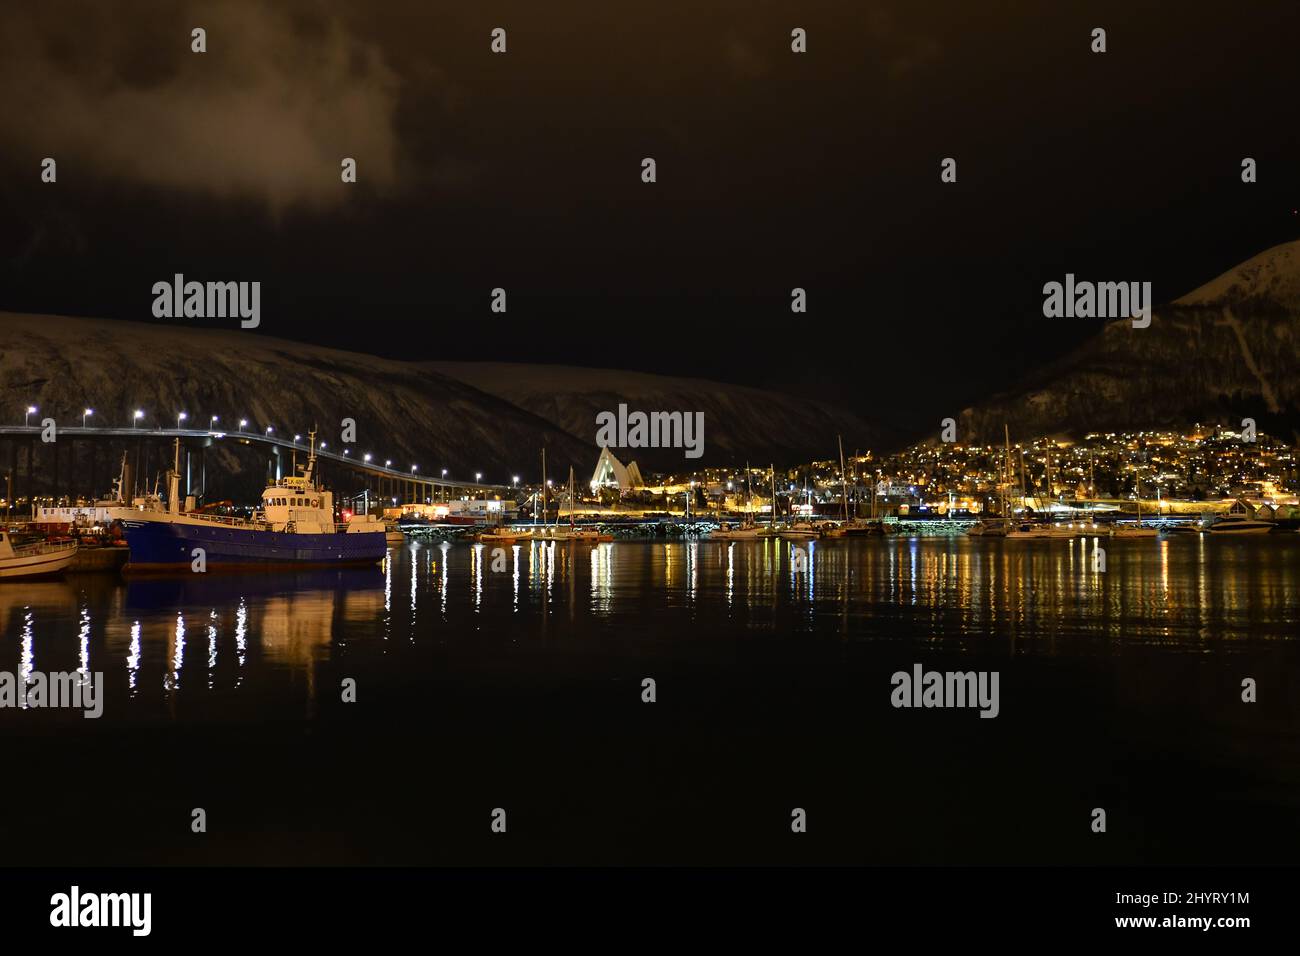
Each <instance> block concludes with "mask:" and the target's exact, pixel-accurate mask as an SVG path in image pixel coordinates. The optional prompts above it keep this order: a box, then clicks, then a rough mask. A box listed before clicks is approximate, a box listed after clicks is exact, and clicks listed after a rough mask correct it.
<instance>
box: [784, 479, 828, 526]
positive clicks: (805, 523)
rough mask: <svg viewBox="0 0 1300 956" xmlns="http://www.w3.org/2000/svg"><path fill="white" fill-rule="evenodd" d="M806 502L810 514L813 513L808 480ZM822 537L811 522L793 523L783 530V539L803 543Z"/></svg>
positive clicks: (806, 483)
mask: <svg viewBox="0 0 1300 956" xmlns="http://www.w3.org/2000/svg"><path fill="white" fill-rule="evenodd" d="M803 495H804V501H805V503H806V504H807V505H808V510H809V512H811V511H812V493H811V492H810V491H809V490H808V478H807V477H806V476H805V477H804V480H803ZM820 536H821V529H819V528H818V527H817V526H816V525H815V524H813V523H812V522H811V521H807V520H805V521H792V522H791V523H790V524H789V525H787V526H786V527H785V528H783V529H782V530H781V537H782V538H786V539H787V540H791V541H802V540H805V539H807V538H817V537H820Z"/></svg>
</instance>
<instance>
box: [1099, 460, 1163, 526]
mask: <svg viewBox="0 0 1300 956" xmlns="http://www.w3.org/2000/svg"><path fill="white" fill-rule="evenodd" d="M1133 497H1134V498H1136V499H1137V523H1136V524H1134V525H1131V526H1129V525H1125V526H1123V527H1119V526H1117V525H1111V528H1110V536H1111V537H1112V538H1154V537H1155V536H1156V535H1158V534H1159V533H1160V532H1159V530H1157V529H1156V528H1144V527H1142V477H1141V476H1140V475H1138V474H1137V473H1136V472H1135V473H1134V475H1133Z"/></svg>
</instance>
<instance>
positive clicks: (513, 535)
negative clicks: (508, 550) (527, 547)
mask: <svg viewBox="0 0 1300 956" xmlns="http://www.w3.org/2000/svg"><path fill="white" fill-rule="evenodd" d="M532 537H533V532H532V529H531V528H507V527H504V526H502V527H498V528H493V529H492V530H491V531H482V532H480V533H479V535H478V540H479V541H481V542H483V543H484V544H491V543H493V542H496V543H500V544H510V543H512V542H515V541H527V540H529V539H530V538H532Z"/></svg>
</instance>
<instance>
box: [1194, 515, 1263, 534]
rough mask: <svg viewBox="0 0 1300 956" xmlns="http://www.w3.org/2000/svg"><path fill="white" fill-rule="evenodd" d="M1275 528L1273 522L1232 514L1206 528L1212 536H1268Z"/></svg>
mask: <svg viewBox="0 0 1300 956" xmlns="http://www.w3.org/2000/svg"><path fill="white" fill-rule="evenodd" d="M1273 528H1274V523H1273V522H1272V521H1261V520H1260V519H1258V518H1248V517H1246V516H1245V515H1241V514H1230V515H1225V516H1224V517H1222V518H1220V519H1218V520H1217V521H1215V522H1213V523H1211V524H1210V525H1208V526H1207V527H1206V529H1205V530H1206V531H1208V532H1209V533H1210V534H1268V533H1269V532H1270V531H1272V530H1273Z"/></svg>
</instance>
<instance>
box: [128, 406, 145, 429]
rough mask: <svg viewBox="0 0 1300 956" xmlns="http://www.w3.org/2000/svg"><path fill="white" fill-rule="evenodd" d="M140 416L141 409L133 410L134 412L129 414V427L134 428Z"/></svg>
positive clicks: (142, 413) (141, 415)
mask: <svg viewBox="0 0 1300 956" xmlns="http://www.w3.org/2000/svg"><path fill="white" fill-rule="evenodd" d="M142 418H144V412H143V411H142V410H141V409H139V408H137V409H136V410H135V414H134V415H133V416H131V427H132V428H135V423H136V422H138V421H139V420H140V419H142Z"/></svg>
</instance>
